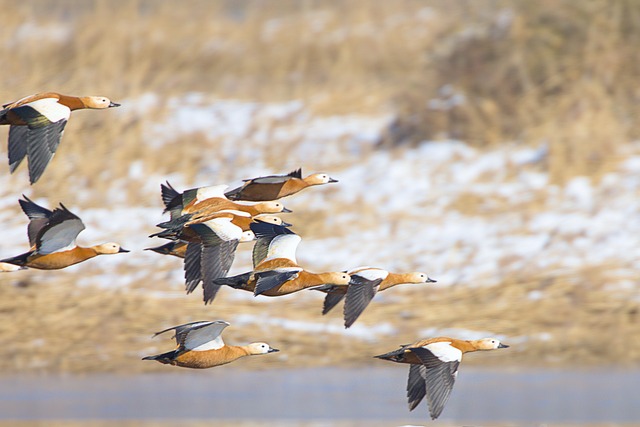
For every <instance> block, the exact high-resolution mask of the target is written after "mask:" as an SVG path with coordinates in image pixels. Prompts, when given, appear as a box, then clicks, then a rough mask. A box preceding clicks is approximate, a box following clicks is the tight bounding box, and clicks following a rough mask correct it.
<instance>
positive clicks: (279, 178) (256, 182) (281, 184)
mask: <svg viewBox="0 0 640 427" xmlns="http://www.w3.org/2000/svg"><path fill="white" fill-rule="evenodd" d="M332 182H338V180H336V179H333V178H331V177H330V176H329V175H327V174H324V173H315V174H312V175H309V176H307V177H304V178H303V177H302V169H298V170H295V171H293V172H291V173H288V174H286V175H269V176H261V177H258V178H252V179H245V180H244V184H243V185H242V186H241V187H238V188H235V189H233V190H231V191H228V192H226V193H225V195H226V196H227V198H229V199H230V200H247V201H252V202H264V201H269V200H277V199H280V198H282V197H286V196H289V195H291V194H295V193H297V192H298V191H301V190H304V189H305V188H307V187H311V186H314V185H323V184H329V183H332Z"/></svg>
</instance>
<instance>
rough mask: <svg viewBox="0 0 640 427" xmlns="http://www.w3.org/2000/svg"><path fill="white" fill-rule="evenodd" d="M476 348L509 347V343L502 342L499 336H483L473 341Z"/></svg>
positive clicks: (493, 348)
mask: <svg viewBox="0 0 640 427" xmlns="http://www.w3.org/2000/svg"><path fill="white" fill-rule="evenodd" d="M471 344H472V345H473V346H474V347H475V348H476V350H495V349H497V348H508V347H509V346H508V345H505V344H502V343H501V342H500V340H499V339H497V338H482V339H480V340H474V341H471Z"/></svg>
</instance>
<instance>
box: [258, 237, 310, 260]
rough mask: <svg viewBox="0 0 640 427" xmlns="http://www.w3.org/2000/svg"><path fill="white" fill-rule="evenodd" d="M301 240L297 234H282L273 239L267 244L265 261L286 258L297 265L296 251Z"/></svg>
mask: <svg viewBox="0 0 640 427" xmlns="http://www.w3.org/2000/svg"><path fill="white" fill-rule="evenodd" d="M301 240H302V238H301V237H300V236H298V235H297V234H284V235H280V236H276V237H274V238H273V240H272V241H271V243H270V244H269V250H268V251H267V257H266V258H265V260H270V259H276V258H287V259H289V260H291V261H293V262H294V263H296V264H297V263H298V262H297V261H296V249H297V248H298V244H299V243H300V241H301Z"/></svg>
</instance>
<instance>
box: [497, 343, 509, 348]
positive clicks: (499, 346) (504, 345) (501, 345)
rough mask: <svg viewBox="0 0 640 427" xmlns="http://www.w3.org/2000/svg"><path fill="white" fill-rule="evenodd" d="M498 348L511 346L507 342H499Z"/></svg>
mask: <svg viewBox="0 0 640 427" xmlns="http://www.w3.org/2000/svg"><path fill="white" fill-rule="evenodd" d="M498 348H509V346H508V345H506V344H502V343H500V344H498Z"/></svg>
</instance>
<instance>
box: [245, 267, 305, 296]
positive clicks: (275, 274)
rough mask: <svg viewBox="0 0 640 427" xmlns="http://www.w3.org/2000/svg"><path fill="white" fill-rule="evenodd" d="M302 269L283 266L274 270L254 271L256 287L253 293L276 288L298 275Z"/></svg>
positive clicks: (257, 293)
mask: <svg viewBox="0 0 640 427" xmlns="http://www.w3.org/2000/svg"><path fill="white" fill-rule="evenodd" d="M301 271H302V268H300V267H283V268H276V269H274V270H267V271H260V272H254V274H255V277H256V288H255V290H254V291H253V294H254V295H256V296H257V295H260V294H262V293H264V292H266V291H269V290H271V289H273V288H276V287H278V286H280V285H282V284H284V283H285V282H288V281H289V280H293V279H295V278H296V277H298V273H300V272H301Z"/></svg>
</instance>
